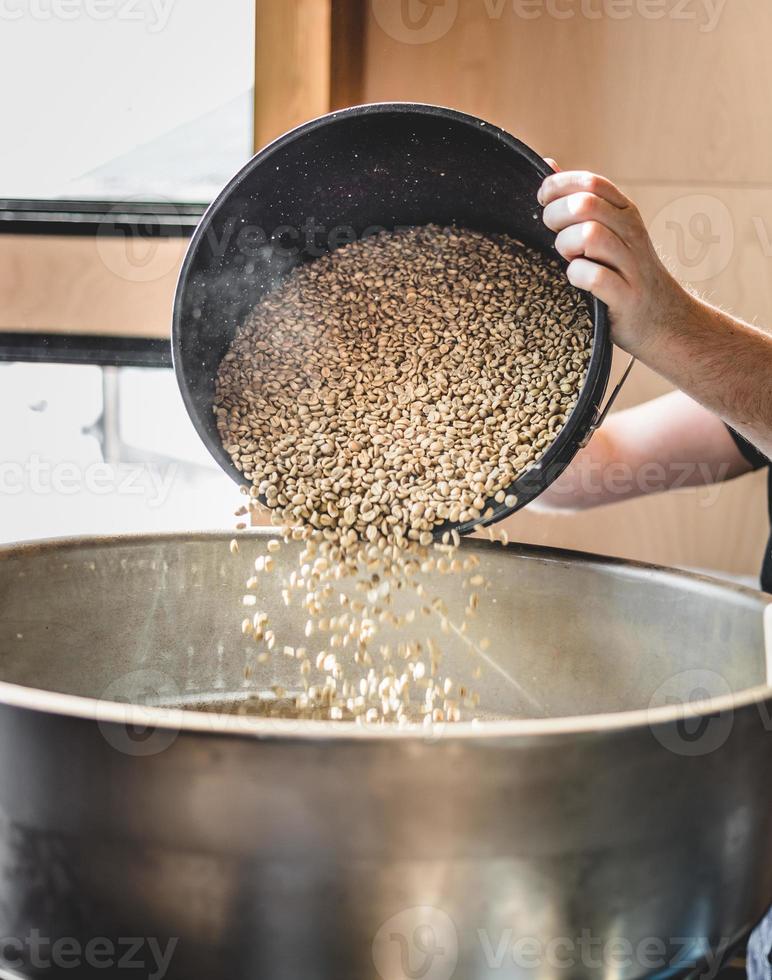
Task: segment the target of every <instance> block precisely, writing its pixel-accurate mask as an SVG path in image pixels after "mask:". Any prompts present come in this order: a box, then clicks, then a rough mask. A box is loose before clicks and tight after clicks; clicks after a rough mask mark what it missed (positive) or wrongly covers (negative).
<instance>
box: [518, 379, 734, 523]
mask: <svg viewBox="0 0 772 980" xmlns="http://www.w3.org/2000/svg"><path fill="white" fill-rule="evenodd" d="M749 469H750V466H749V464H748V463H747V462H746V460H745V459H744V458H743V456H742V454H741V453H740V451H739V450H738V448H737V446H736V445H735V443H734V440H733V439H732V437H731V436H730V435H729V433H728V432H727V429H726V427H725V425H724V424H723V422H722V421H721V419H719V418H718V417H717V416H716V415H714V414H713V413H712V412H710V411H709V410H708V409H706V408H704V407H703V406H702V405H699V404H698V403H697V402H695V401H693V400H692V399H691V398H689V397H687V396H686V395H684V394H683V393H682V392H672V393H671V394H669V395H664V396H663V397H662V398H657V399H654V400H653V401H650V402H646V403H645V404H643V405H637V406H635V407H634V408H629V409H627V410H625V411H622V412H617V413H616V414H614V415H611V416H610V417H609V419H608V421H606V422H605V423H604V425H603V426H602V427H601V429H600V430H599V431H598V432H597V433H596V434H595V435H594V436H593V437H592V439H591V440H590V442H589V444H588V445H587V447H586V448H585V449H583V450H582V451H581V452H580V453H578V454H577V456H576V457H575V459H574V461H573V462H572V463H571V465H570V466H569V467H568V469H567V470H566V471H565V472H564V473H563V475H562V476H561V477H560V478H559V479H558V480H556V481H555V483H553V484H552V485H551V486H550V487H548V488H547V490H546V491H545V492H544V493H543V494H542V495H541V496H540V497H539V498H538V499H537V501H536V505H537V507H538V508H540V509H550V510H553V509H556V510H584V509H587V508H590V507H597V506H599V505H601V504H609V503H617V502H619V501H622V500H629V499H631V498H632V497H638V496H642V495H649V494H653V493H659V492H661V491H664V490H673V489H678V488H681V487H693V486H704V485H706V484H710V483H717V482H721V481H723V480H729V479H732V478H733V477H736V476H740V475H741V474H743V473H747V472H748V471H749Z"/></svg>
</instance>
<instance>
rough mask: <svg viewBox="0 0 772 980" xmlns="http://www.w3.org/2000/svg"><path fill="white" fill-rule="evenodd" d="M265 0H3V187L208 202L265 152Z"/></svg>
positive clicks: (26, 192)
mask: <svg viewBox="0 0 772 980" xmlns="http://www.w3.org/2000/svg"><path fill="white" fill-rule="evenodd" d="M254 10H255V8H254V0H217V2H216V3H211V2H208V0H0V30H2V33H3V39H4V44H3V57H2V59H0V86H2V90H3V92H5V93H6V98H5V100H4V118H3V124H4V128H5V132H6V140H5V141H4V146H3V154H2V156H1V157H0V197H1V198H6V199H35V200H40V199H50V198H56V199H68V200H84V199H85V200H93V199H99V200H114V199H120V200H126V199H130V200H134V201H188V202H190V201H197V202H208V201H209V200H211V198H212V196H213V195H214V194H215V193H216V191H217V190H218V189H219V188H220V187H221V186H222V185H223V184H224V183H225V181H226V180H227V179H228V178H229V177H230V176H231V175H232V174H233V173H234V172H235V171H236V170H237V169H238V168H239V167H240V166H241V164H242V163H244V161H245V160H247V159H248V158H249V156H250V155H251V152H252V116H253V97H252V88H253V80H254Z"/></svg>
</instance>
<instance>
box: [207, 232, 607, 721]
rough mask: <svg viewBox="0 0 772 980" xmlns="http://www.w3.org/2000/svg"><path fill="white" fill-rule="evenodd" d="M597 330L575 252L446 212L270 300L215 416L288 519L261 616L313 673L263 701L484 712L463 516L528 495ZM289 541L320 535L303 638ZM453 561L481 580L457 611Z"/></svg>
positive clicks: (261, 562)
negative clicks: (272, 615)
mask: <svg viewBox="0 0 772 980" xmlns="http://www.w3.org/2000/svg"><path fill="white" fill-rule="evenodd" d="M591 340H592V328H591V321H590V318H589V314H588V310H587V306H586V303H585V301H584V298H583V297H582V295H581V294H580V293H579V292H578V291H577V290H575V289H573V287H571V286H570V285H569V284H568V282H567V281H566V279H565V276H564V274H563V272H562V269H561V268H560V266H559V265H558V263H557V262H556V261H554V260H552V259H549V258H545V257H544V256H543V255H541V253H538V252H536V251H534V250H533V249H529V248H527V247H526V246H524V245H522V244H521V243H519V242H516V241H515V240H514V239H511V238H508V237H507V236H504V235H485V234H482V233H480V232H473V231H468V230H466V229H457V228H440V227H438V226H436V225H428V226H425V227H421V228H409V229H402V230H400V231H397V232H382V233H380V234H378V235H374V236H371V237H369V238H366V239H362V240H361V241H358V242H354V243H352V244H351V245H347V246H345V247H343V248H339V249H336V250H335V251H333V252H331V253H329V254H327V255H325V256H323V257H322V258H319V259H317V260H316V261H314V262H311V263H308V264H306V265H302V266H300V267H298V268H296V269H295V270H293V271H292V272H291V273H290V274H289V275H288V276H287V277H286V279H285V280H284V281H283V282H282V283H281V284H280V285H278V286H277V288H276V289H274V290H273V291H271V292H270V293H268V294H267V295H266V296H265V297H264V298H263V299H262V300H261V301H260V302H259V303H258V304H257V306H256V307H255V308H254V310H253V311H252V313H251V314H250V315H249V316H248V317H247V319H246V320H245V322H244V323H243V324H242V326H241V327H240V329H239V330H238V331H237V334H236V336H235V338H234V340H233V342H232V344H231V346H230V348H229V349H228V351H227V352H226V354H225V356H224V358H223V360H222V363H221V365H220V368H219V371H218V374H217V379H216V380H217V384H216V396H215V402H214V406H213V410H214V413H215V416H216V421H217V427H218V431H219V433H220V436H221V439H222V442H223V445H224V447H225V449H226V451H227V452H228V454H229V455H230V457H231V459H232V461H233V464H234V466H235V467H236V468H237V469H238V470H240V471H241V472H242V473H243V474H244V476H245V478H246V479H247V480H248V481H249V483H250V486H249V488H248V490H246V489H245V493H247V495H248V499H247V501H246V503H245V505H244V507H243V508H242V510H243V513H242V515H241V516H242V517H247V516H249V517H250V520H251V519H252V518H253V516H254V515H255V512H256V510H257V509H258V508H259V507H260V505H261V504H262V505H264V506H265V507H267V508H268V510H269V512H270V515H271V521H272V522H273V524H274V525H275V526H276V527H277V528H278V529H279V537H278V539H275V540H273V541H272V542H271V543H270V544H269V545H268V550H267V551H266V552H265V553H261V554H259V555H257V557H256V559H255V563H254V564H255V568H254V574H253V575H252V576H251V578H250V580H249V582H248V583H247V592H246V595H245V596H244V604H245V607H246V608H247V611H248V612H249V615H248V616H246V618H244V621H243V623H242V632H243V633H244V635H245V636H248V637H251V638H252V639H253V640H254V641H255V643H256V644H257V645H258V647H259V653H258V655H257V659H258V662H261V663H265V662H267V661H268V660H269V659H270V658H271V657H274V656H285V655H286V656H287V657H291V658H293V660H295V661H297V663H298V670H299V678H300V680H299V684H298V690H297V691H293V692H291V696H288V694H287V692H286V691H284V690H282V689H280V688H277V689H275V690H273V691H272V692H270V694H267V693H266V694H265V696H260V695H256V696H255V698H254V699H252V704H251V707H252V708H253V709H255V710H258V711H261V712H263V713H265V712H270V711H277V712H287V713H291V714H294V715H295V716H300V717H311V718H326V719H330V720H343V719H355V720H356V721H357V722H359V723H363V724H364V723H379V724H380V723H392V722H395V723H397V724H400V725H406V724H411V723H415V722H421V723H424V724H432V723H433V722H438V721H459V720H461V719H462V718H464V717H467V716H468V717H474V715H475V714H476V713H477V711H478V709H479V700H478V697H477V694H476V693H475V691H474V690H473V684H474V681H475V680H476V679H477V678H478V677H479V672H480V669H481V664H482V662H483V661H484V659H485V651H486V647H487V643H488V641H487V638H486V637H484V636H479V635H477V636H476V637H475V638H473V636H472V633H473V632H474V633H477V631H476V630H474V629H473V624H474V623H475V620H476V619H477V617H478V611H479V605H480V602H481V599H484V596H485V591H486V588H487V583H486V582H485V580H484V578H483V576H482V573H481V571H480V568H479V558H478V557H477V556H476V555H475V554H474V553H469V552H467V551H466V550H465V549H460V548H459V544H460V542H459V538H458V533H457V532H456V531H453V532H447V531H445V532H444V533H443V531H442V525H443V524H446V522H450V524H451V525H455V524H458V523H463V524H465V525H467V526H471V525H474V524H477V523H479V522H481V521H487V520H489V519H490V518H492V517H493V516H495V513H496V509H497V508H502V507H504V508H512V507H513V506H514V505H515V504H516V503H517V498H516V497H515V496H514V495H513V494H512V493H511V491H510V489H509V488H511V487H512V486H513V484H514V483H515V481H516V480H517V478H518V477H519V476H520V475H522V473H524V472H525V471H526V470H527V469H528V468H529V467H531V466H535V465H540V462H539V461H540V460H541V458H542V456H543V455H544V453H545V451H546V450H547V448H548V447H549V446H550V445H551V443H552V442H553V441H554V439H555V438H556V436H557V434H558V432H559V431H560V429H561V428H562V426H563V425H564V424H565V422H566V420H567V418H568V416H569V414H570V413H571V411H572V409H573V407H574V405H575V404H576V399H577V397H578V392H579V390H580V388H581V385H582V383H583V380H584V377H585V374H586V370H587V364H588V360H589V354H590V350H591ZM242 523H243V524H245V525H246V523H247V522H246V521H243V522H242ZM438 534H439V535H440V540H439V541H436V540H435V538H436V536H437V535H438ZM282 540H283V541H285V542H287V543H289V542H291V541H292V542H296V543H297V544H299V545H300V557H299V561H298V564H297V567H296V569H295V570H293V571H292V572H291V573H289V575H288V576H287V578H286V580H281V581H279V582H276V584H275V586H273V587H274V588H278V589H279V590H280V591H281V596H282V600H283V602H284V603H285V604H286V605H287V606H288V607H290V608H293V609H295V608H297V610H298V612H299V614H300V615H302V617H303V618H304V620H305V640H304V642H303V644H297V645H293V646H289V645H286V644H285V643H284V642H283V639H282V637H280V636H278V635H277V634H276V629H275V624H273V623H271V622H270V620H269V618H268V614H267V613H266V611H265V609H261V608H260V596H261V595H263V596H265V595H267V594H268V590H270V589H271V585H270V584H269V583H270V581H273V579H275V578H276V574H275V573H276V568H275V565H276V561H275V555H276V550H277V548H280V547H281V542H282ZM232 547H233V548H234V550H235V549H237V548H238V547H239V544H238V542H234V544H233V546H232ZM447 575H453V576H461V577H462V578H461V581H462V583H463V590H464V596H465V598H464V600H463V606H464V608H463V610H459V611H458V612H457V611H456V610H455V609H454V610H453V616H452V618H451V614H450V611H449V610H448V608H447V606H446V602H445V600H444V599H443V597H442V596H441V595H439V594H436V593H439V592H440V591H441V590H440V587H439V583H440V582H441V581H442V580H443V577H444V576H447ZM266 576H268V577H271V578H269V580H266ZM442 591H445V590H442ZM384 635H387V636H389V637H392V638H393V637H394V636H395V635H396V636H397V637H399V638H398V639H397V640H393V639H392V640H391V641H388V640H384ZM451 635H452V636H453V643H454V647H455V646H457V644H458V643H459V642H462V643H463V644H464V646H465V647H466V649H467V650H468V651H469V653H470V669H469V671H468V674H469V676H468V677H464V678H461V677H451V676H448V674H447V672H445V671H444V670H443V657H442V652H443V646H445V645H446V643H447V640H448V638H449V637H451ZM454 669H455V668H454ZM245 707H246V708H249V707H250V705H249V704H247V705H246V706H245Z"/></svg>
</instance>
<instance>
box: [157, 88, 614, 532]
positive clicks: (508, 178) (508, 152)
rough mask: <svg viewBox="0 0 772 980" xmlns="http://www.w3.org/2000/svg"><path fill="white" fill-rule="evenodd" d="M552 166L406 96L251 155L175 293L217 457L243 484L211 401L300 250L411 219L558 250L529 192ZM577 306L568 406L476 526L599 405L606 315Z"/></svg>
mask: <svg viewBox="0 0 772 980" xmlns="http://www.w3.org/2000/svg"><path fill="white" fill-rule="evenodd" d="M551 172H552V171H551V169H550V167H549V166H548V165H547V164H546V163H545V162H544V160H542V159H541V157H539V156H538V155H537V154H536V153H535V152H534V151H533V150H531V149H529V148H528V147H527V146H525V144H523V143H521V142H520V141H519V140H517V139H515V138H514V137H513V136H510V135H509V133H506V132H504V131H503V130H501V129H498V128H497V127H495V126H491V125H490V124H488V123H486V122H484V121H482V120H481V119H477V118H475V117H474V116H470V115H466V114H464V113H460V112H456V111H454V110H451V109H445V108H440V107H438V106H429V105H418V104H412V103H398V104H378V105H364V106H357V107H355V108H352V109H346V110H344V111H342V112H337V113H332V114H331V115H328V116H322V117H321V118H319V119H315V120H313V121H312V122H309V123H306V124H305V125H303V126H300V127H299V128H298V129H294V130H292V131H291V132H289V133H287V134H285V135H284V136H282V137H280V138H279V139H277V140H276V141H275V142H273V143H271V144H270V145H269V146H267V147H266V148H265V149H263V150H261V151H260V152H259V153H258V154H257V155H256V156H255V157H253V158H252V160H250V161H249V163H247V164H246V165H245V166H244V167H243V168H242V170H241V171H240V172H239V173H238V174H236V176H235V177H234V178H233V179H232V180H231V181H230V182H229V183H228V185H227V186H226V187H225V188H224V190H223V191H222V193H221V194H220V195H219V196H218V197H217V198H216V200H215V201H214V202H213V203H212V205H211V206H210V208H209V209H208V210H207V212H206V213H205V215H204V217H203V218H202V220H201V223H200V225H199V226H198V228H197V230H196V232H195V234H194V235H193V238H192V240H191V242H190V246H189V248H188V252H187V255H186V256H185V260H184V262H183V266H182V271H181V273H180V279H179V283H178V286H177V293H176V297H175V302H174V320H173V328H172V350H173V357H174V367H175V371H176V374H177V380H178V382H179V386H180V390H181V392H182V397H183V399H184V402H185V405H186V407H187V410H188V412H189V414H190V417H191V419H192V420H193V423H194V425H195V427H196V429H197V430H198V433H199V435H200V436H201V438H202V439H203V441H204V443H205V444H206V446H207V448H208V449H209V451H210V452H211V454H212V455H213V456H214V458H215V459H216V460H217V462H218V463H219V464H220V465H221V466H222V467H223V469H225V470H226V471H227V472H228V473H229V474H230V475H231V476H232V477H233V478H234V480H236V481H237V482H239V483H247V482H248V481H247V480H246V478H245V477H244V476H243V474H242V473H240V472H239V471H238V470H237V469H236V468H235V466H234V465H233V462H232V461H231V459H230V456H229V455H228V453H227V452H226V451H225V449H224V447H223V446H222V443H221V442H220V437H219V434H218V432H217V426H216V423H215V417H214V414H213V411H212V404H213V401H214V394H215V378H216V374H217V369H218V366H219V363H220V361H221V359H222V357H223V355H224V354H225V352H226V350H227V348H228V345H229V344H230V342H231V340H232V338H233V336H234V334H235V333H236V330H237V329H238V327H239V326H240V324H241V323H242V321H243V320H244V318H245V317H246V316H247V314H248V313H249V312H250V310H251V309H252V307H254V305H255V304H256V303H257V302H258V301H259V300H260V298H261V297H262V296H264V295H265V294H266V293H267V292H269V291H270V290H272V289H274V288H276V286H277V285H278V284H279V283H280V282H281V281H282V279H284V277H286V276H287V275H288V273H289V272H290V271H291V270H292V269H293V268H295V267H296V266H297V265H299V264H301V263H303V262H309V261H313V260H314V259H316V258H318V257H319V256H320V255H322V254H324V253H325V252H327V251H329V250H331V249H334V248H339V247H341V246H342V245H345V244H348V243H349V242H351V241H354V240H356V239H358V238H360V237H362V236H365V235H368V234H373V233H374V232H375V231H377V230H381V229H389V230H393V229H395V228H399V227H404V226H411V225H425V224H429V223H435V224H439V225H457V226H460V227H466V228H471V229H474V230H476V231H482V232H497V233H506V234H508V235H511V236H513V237H515V238H517V239H519V240H520V241H522V242H523V243H524V244H526V245H530V246H531V247H533V248H536V249H539V250H540V251H541V252H543V253H544V254H546V255H548V256H550V257H551V258H555V257H558V256H557V252H556V251H555V247H554V242H555V236H554V234H553V233H552V232H550V231H549V229H548V228H547V227H546V226H545V225H544V223H543V221H542V220H541V208H540V207H539V205H538V203H537V201H536V193H537V191H538V189H539V186H540V184H541V182H542V180H543V179H544V177H546V176H547V175H548V174H550V173H551ZM587 305H588V310H589V312H590V314H591V316H592V320H593V349H592V354H591V358H590V363H589V367H588V370H587V376H586V378H585V381H584V385H583V387H582V389H581V391H580V393H579V398H578V401H577V404H576V406H575V408H574V410H573V412H572V413H571V415H570V416H569V418H568V420H567V421H566V423H565V425H564V426H563V428H562V429H561V431H560V432H559V434H558V436H557V438H556V439H555V440H554V442H552V443H551V445H550V446H549V447H548V449H547V450H546V452H545V453H544V455H543V456H542V457H541V459H540V460H539V462H538V463H536V464H534V465H532V466H531V467H529V468H528V469H527V470H526V471H525V472H524V473H523V474H522V475H521V476H520V477H519V478H518V479H517V481H516V482H515V483H514V484H513V485H512V487H511V488H510V493H513V494H515V495H516V497H517V503H516V504H515V506H514V507H507V506H506V505H505V504H503V503H502V504H497V503H495V502H494V501H492V500H491V501H489V502H486V507H488V506H490V507H492V508H493V514H492V516H490V517H489V518H488V519H487V520H485V521H483V522H482V523H484V524H488V523H493V522H494V521H497V520H500V519H501V518H502V517H504V516H506V515H507V514H509V513H512V512H513V511H514V510H517V509H519V508H520V507H522V506H524V505H525V504H527V503H529V502H530V501H531V500H533V499H534V498H535V497H537V496H538V495H539V494H540V493H541V492H542V491H543V490H544V489H545V487H546V486H548V485H549V484H550V483H551V482H552V481H553V480H555V479H556V477H557V476H558V475H559V474H560V473H561V472H562V471H563V469H565V467H566V466H567V465H568V463H569V462H570V461H571V459H572V458H573V456H574V455H575V453H576V452H577V450H578V449H579V448H580V446H582V445H583V444H584V443H585V442H586V440H587V439H588V438H589V436H590V434H591V432H592V431H593V429H594V428H595V427H596V426H597V424H598V422H599V420H600V419H601V417H602V412H601V402H602V400H603V397H604V394H605V391H606V387H607V384H608V379H609V372H610V368H611V356H612V345H611V341H610V336H609V324H608V314H607V310H606V307H605V306H604V305H603V304H602V303H600V302H599V301H598V300H596V299H594V298H593V297H592V296H589V295H588V296H587ZM471 529H472V525H461V526H460V527H459V530H460V531H461V532H462V533H463V532H467V531H470V530H471ZM437 530H438V531H442V530H443V528H438V529H437Z"/></svg>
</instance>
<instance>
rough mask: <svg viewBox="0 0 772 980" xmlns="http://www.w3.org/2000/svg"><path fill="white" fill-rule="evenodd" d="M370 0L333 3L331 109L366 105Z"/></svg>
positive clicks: (342, 0)
mask: <svg viewBox="0 0 772 980" xmlns="http://www.w3.org/2000/svg"><path fill="white" fill-rule="evenodd" d="M366 5H367V0H332V27H331V38H332V43H331V48H332V54H331V63H330V108H331V109H333V110H335V109H345V108H346V107H347V106H350V105H359V104H360V103H361V102H363V101H364V75H365V31H366V25H367V6H366Z"/></svg>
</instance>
